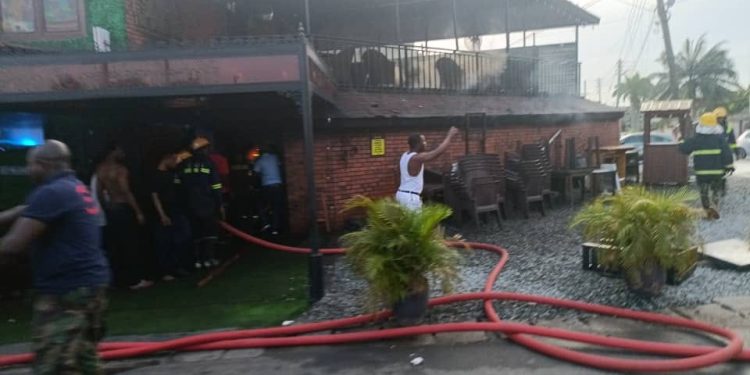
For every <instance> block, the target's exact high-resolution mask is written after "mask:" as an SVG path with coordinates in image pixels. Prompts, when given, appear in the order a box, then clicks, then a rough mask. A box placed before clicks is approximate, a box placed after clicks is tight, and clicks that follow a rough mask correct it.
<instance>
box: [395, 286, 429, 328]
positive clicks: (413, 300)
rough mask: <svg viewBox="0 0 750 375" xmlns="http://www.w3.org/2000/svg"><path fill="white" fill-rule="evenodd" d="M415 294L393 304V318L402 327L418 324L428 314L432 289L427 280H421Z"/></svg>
mask: <svg viewBox="0 0 750 375" xmlns="http://www.w3.org/2000/svg"><path fill="white" fill-rule="evenodd" d="M417 284H418V286H417V287H416V288H414V289H413V290H416V291H415V292H413V293H410V294H409V295H407V296H406V297H405V298H404V299H402V300H400V301H397V302H396V303H394V304H393V316H394V318H395V319H396V321H397V322H398V323H399V324H401V325H415V324H418V323H419V322H420V321H421V320H422V318H423V317H424V315H425V313H426V312H427V303H428V302H429V299H430V288H429V285H428V284H427V280H420V281H419V282H418V283H417Z"/></svg>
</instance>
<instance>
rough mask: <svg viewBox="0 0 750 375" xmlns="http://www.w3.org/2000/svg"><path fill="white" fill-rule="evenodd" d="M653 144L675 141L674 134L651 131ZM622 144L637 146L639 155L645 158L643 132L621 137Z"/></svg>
mask: <svg viewBox="0 0 750 375" xmlns="http://www.w3.org/2000/svg"><path fill="white" fill-rule="evenodd" d="M651 143H652V144H665V143H675V139H674V136H672V134H668V133H651ZM620 144H622V145H628V146H633V147H635V149H636V150H638V156H639V157H640V158H643V132H638V133H631V134H627V135H624V136H622V137H621V138H620Z"/></svg>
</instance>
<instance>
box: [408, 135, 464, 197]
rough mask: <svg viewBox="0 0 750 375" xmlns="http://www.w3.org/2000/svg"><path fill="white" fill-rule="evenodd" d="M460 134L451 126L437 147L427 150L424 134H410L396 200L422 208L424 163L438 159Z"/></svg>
mask: <svg viewBox="0 0 750 375" xmlns="http://www.w3.org/2000/svg"><path fill="white" fill-rule="evenodd" d="M456 134H458V129H456V128H455V127H451V128H450V130H449V131H448V135H447V136H446V137H445V139H444V140H443V142H442V143H441V144H440V146H438V147H437V148H436V149H434V150H432V151H427V152H425V150H426V149H427V140H425V137H424V135H421V134H412V135H411V136H409V151H407V152H405V153H404V154H403V155H401V161H400V162H399V171H400V173H401V184H400V185H399V187H398V191H397V192H396V201H397V202H398V203H401V204H402V205H404V206H406V207H407V208H409V209H411V210H418V209H420V208H422V198H421V194H422V188H423V187H424V163H426V162H428V161H431V160H434V159H437V158H438V157H439V156H440V155H442V154H443V153H444V152H445V150H447V149H448V146H449V145H450V142H451V140H452V139H453V137H455V136H456Z"/></svg>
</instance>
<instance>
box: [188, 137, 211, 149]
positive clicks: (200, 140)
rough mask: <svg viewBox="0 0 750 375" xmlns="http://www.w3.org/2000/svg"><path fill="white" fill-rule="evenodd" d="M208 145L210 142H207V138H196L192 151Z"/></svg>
mask: <svg viewBox="0 0 750 375" xmlns="http://www.w3.org/2000/svg"><path fill="white" fill-rule="evenodd" d="M210 144H211V142H209V141H208V138H206V137H198V138H195V139H194V140H193V144H192V148H193V151H195V150H200V149H202V148H204V147H206V146H208V145H210Z"/></svg>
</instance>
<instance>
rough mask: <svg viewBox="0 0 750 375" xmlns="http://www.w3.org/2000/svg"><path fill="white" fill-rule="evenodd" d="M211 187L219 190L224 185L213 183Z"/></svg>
mask: <svg viewBox="0 0 750 375" xmlns="http://www.w3.org/2000/svg"><path fill="white" fill-rule="evenodd" d="M211 188H212V189H214V190H219V189H221V188H222V185H221V184H213V185H211Z"/></svg>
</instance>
